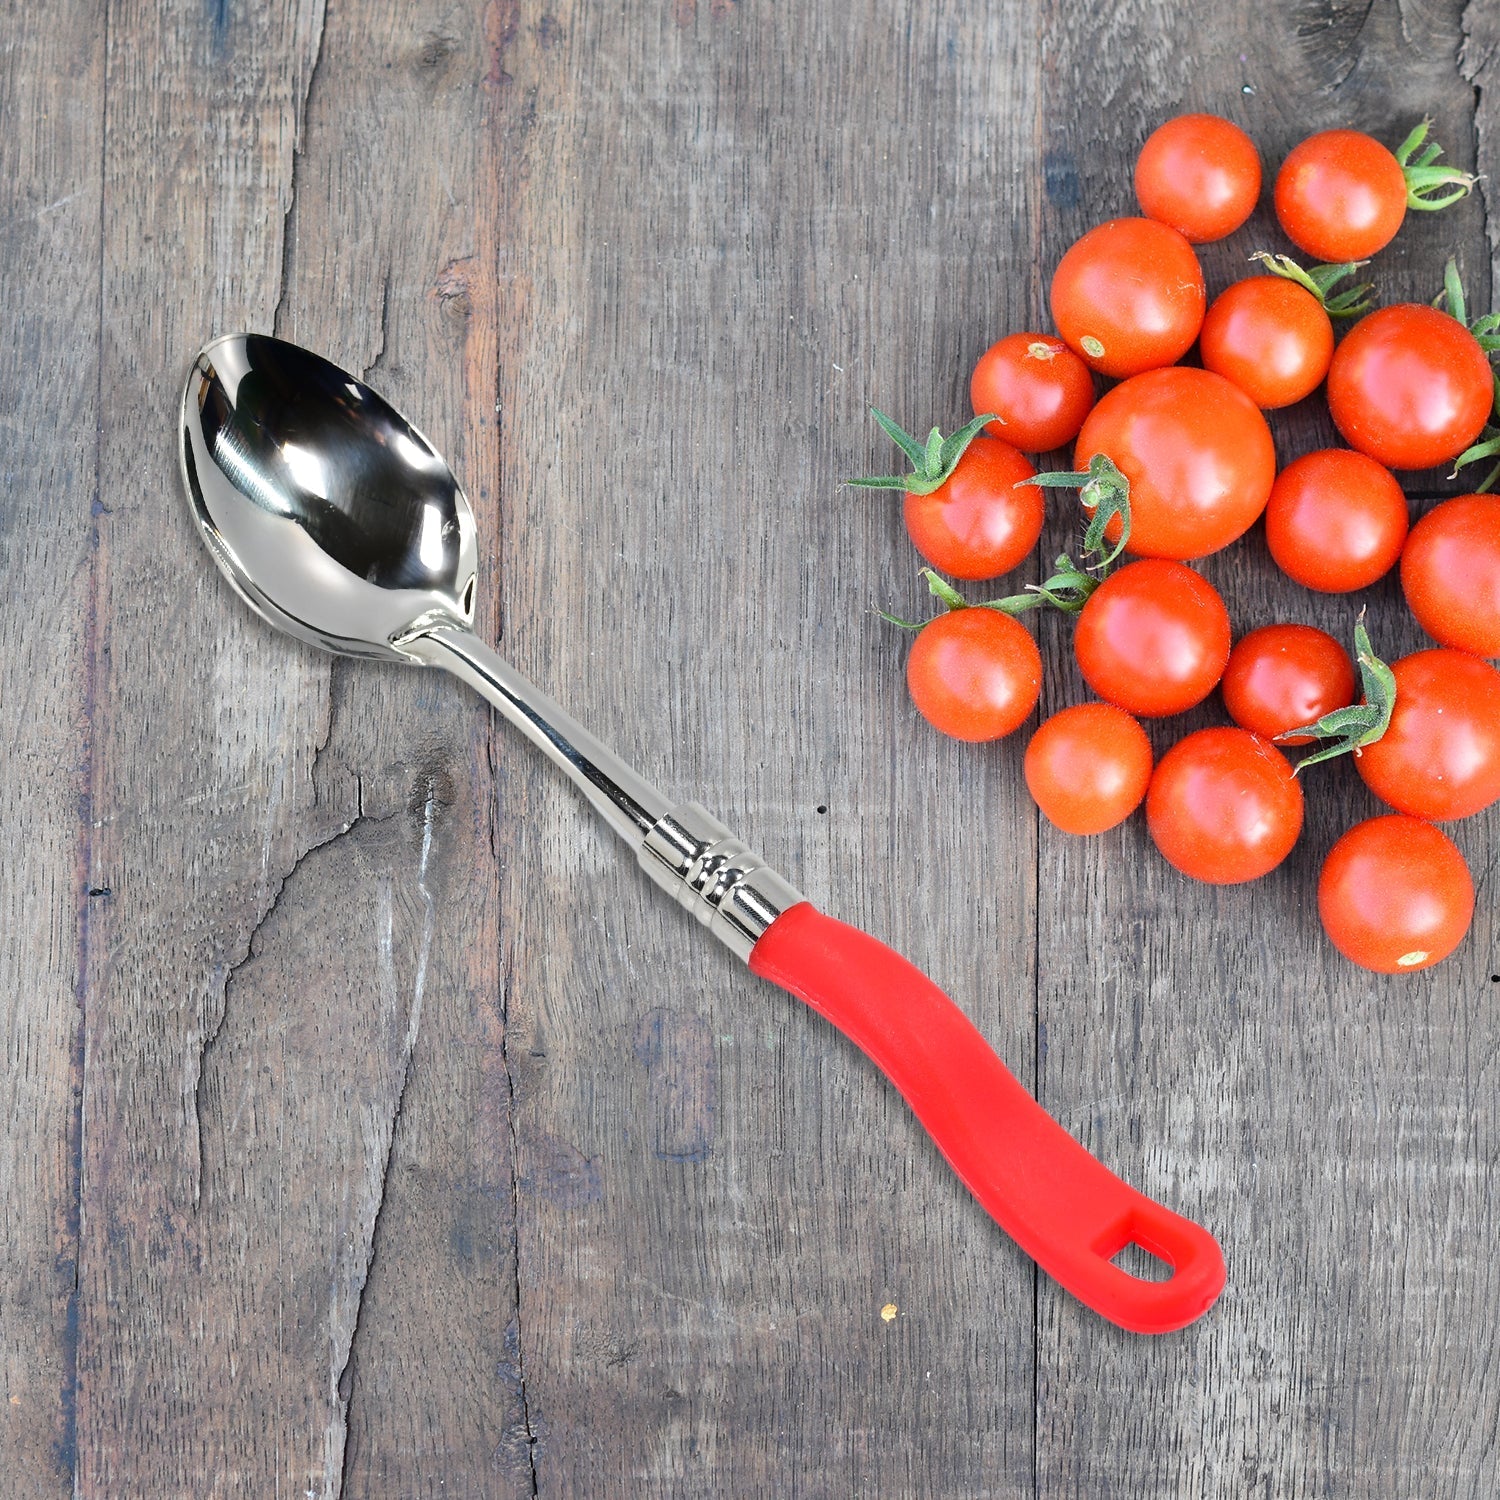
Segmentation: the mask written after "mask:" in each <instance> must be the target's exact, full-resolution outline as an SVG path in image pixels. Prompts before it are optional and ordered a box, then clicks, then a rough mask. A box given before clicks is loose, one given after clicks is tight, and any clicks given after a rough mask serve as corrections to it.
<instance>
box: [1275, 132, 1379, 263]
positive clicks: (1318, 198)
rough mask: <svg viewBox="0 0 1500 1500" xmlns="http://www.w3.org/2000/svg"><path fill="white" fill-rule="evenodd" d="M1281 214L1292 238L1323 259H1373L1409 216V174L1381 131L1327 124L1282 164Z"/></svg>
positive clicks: (1278, 181) (1278, 191) (1279, 179)
mask: <svg viewBox="0 0 1500 1500" xmlns="http://www.w3.org/2000/svg"><path fill="white" fill-rule="evenodd" d="M1276 217H1277V218H1278V219H1280V220H1281V227H1282V228H1283V229H1284V230H1286V233H1287V238H1288V239H1290V240H1291V242H1292V243H1293V244H1294V245H1296V246H1297V248H1298V249H1300V250H1305V251H1307V253H1308V254H1309V255H1312V256H1316V257H1317V258H1318V259H1319V260H1322V261H1330V262H1333V261H1344V260H1368V259H1369V257H1370V256H1372V255H1374V253H1375V252H1376V251H1377V250H1380V249H1383V248H1384V247H1385V246H1386V245H1388V244H1390V242H1391V240H1392V239H1394V238H1395V234H1396V231H1397V230H1398V229H1400V227H1401V221H1402V220H1403V219H1404V218H1405V217H1406V174H1405V173H1404V172H1403V171H1402V170H1401V163H1400V162H1398V161H1397V160H1396V158H1395V156H1394V155H1393V154H1392V153H1391V152H1390V151H1388V150H1386V148H1385V147H1384V146H1382V145H1381V144H1380V142H1379V141H1377V140H1376V139H1375V138H1374V137H1373V136H1368V135H1365V134H1363V132H1361V131H1358V130H1324V131H1322V132H1320V133H1319V134H1318V135H1313V136H1309V137H1308V138H1307V139H1306V140H1305V141H1303V142H1302V144H1301V145H1299V146H1295V147H1293V149H1292V152H1291V155H1290V156H1288V157H1287V159H1286V160H1285V161H1284V162H1283V163H1282V164H1281V171H1280V172H1278V173H1277V174H1276Z"/></svg>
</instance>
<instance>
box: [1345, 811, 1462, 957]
mask: <svg viewBox="0 0 1500 1500" xmlns="http://www.w3.org/2000/svg"><path fill="white" fill-rule="evenodd" d="M1318 915H1319V917H1320V918H1321V919H1322V922H1323V930H1324V932H1326V933H1327V934H1328V939H1329V941H1330V942H1331V943H1332V944H1333V945H1334V947H1335V948H1337V949H1338V950H1339V952H1340V953H1342V954H1343V955H1344V957H1345V958H1347V959H1349V960H1350V961H1351V962H1353V963H1356V964H1359V965H1360V967H1361V968H1365V969H1371V970H1373V971H1374V972H1375V973H1377V974H1411V973H1414V972H1416V970H1418V969H1428V968H1431V967H1432V965H1433V964H1435V963H1441V962H1442V960H1443V959H1445V958H1447V957H1448V955H1449V954H1450V953H1452V952H1453V950H1454V949H1455V948H1457V947H1458V945H1459V944H1460V943H1461V942H1462V941H1463V939H1464V934H1465V933H1467V932H1468V930H1469V923H1470V921H1471V920H1472V919H1473V916H1474V881H1473V877H1472V876H1471V875H1470V874H1469V867H1468V865H1467V864H1466V863H1465V862H1464V857H1463V855H1462V854H1461V853H1460V852H1459V849H1458V846H1457V845H1456V844H1455V843H1454V842H1453V840H1452V839H1450V838H1449V837H1448V836H1447V834H1445V833H1444V832H1443V831H1442V830H1441V829H1439V828H1434V827H1433V826H1432V824H1431V823H1425V822H1423V821H1422V820H1421V819H1419V818H1412V817H1407V816H1404V815H1402V814H1391V815H1389V816H1386V817H1380V818H1370V819H1369V820H1368V821H1366V822H1363V823H1359V824H1356V825H1355V827H1353V828H1351V829H1350V830H1349V831H1348V833H1346V834H1345V835H1344V836H1343V837H1342V838H1341V839H1339V841H1338V842H1337V843H1336V844H1335V845H1334V846H1333V848H1332V849H1330V850H1329V851H1328V856H1327V858H1326V859H1325V860H1324V861H1323V868H1322V871H1321V872H1320V874H1319V876H1318Z"/></svg>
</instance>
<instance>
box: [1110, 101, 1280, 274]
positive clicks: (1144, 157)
mask: <svg viewBox="0 0 1500 1500" xmlns="http://www.w3.org/2000/svg"><path fill="white" fill-rule="evenodd" d="M1135 196H1136V197H1137V199H1139V200H1140V205H1141V212H1142V213H1144V214H1145V215H1146V217H1147V218H1148V219H1155V220H1157V221H1158V222H1159V223H1162V224H1169V225H1171V227H1172V228H1173V229H1175V230H1176V231H1177V232H1178V234H1180V235H1182V236H1183V237H1184V238H1185V239H1187V240H1188V241H1189V242H1190V243H1192V244H1194V245H1202V244H1206V243H1207V242H1208V241H1209V240H1221V239H1223V238H1224V236H1225V235H1226V234H1233V233H1234V231H1235V230H1236V229H1238V228H1239V227H1240V225H1241V224H1243V223H1244V222H1245V220H1246V219H1248V218H1249V217H1250V213H1251V210H1252V209H1254V207H1255V200H1256V199H1257V198H1259V197H1260V153H1259V152H1258V151H1256V149H1255V142H1254V141H1252V140H1251V139H1250V137H1249V136H1248V135H1246V134H1245V132H1244V131H1243V130H1241V129H1240V127H1239V126H1238V125H1231V124H1230V123H1229V121H1228V120H1224V119H1220V117H1219V116H1218V115H1178V116H1177V118H1176V119H1175V120H1168V121H1167V123H1166V124H1165V125H1158V126H1157V128H1156V129H1155V130H1153V131H1152V132H1151V134H1150V135H1149V136H1147V138H1146V144H1145V145H1144V146H1142V147H1141V154H1140V156H1139V157H1137V158H1136V163H1135Z"/></svg>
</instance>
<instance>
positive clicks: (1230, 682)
mask: <svg viewBox="0 0 1500 1500" xmlns="http://www.w3.org/2000/svg"><path fill="white" fill-rule="evenodd" d="M1355 687H1356V683H1355V678H1354V663H1353V662H1351V661H1350V660H1349V653H1348V652H1347V651H1345V650H1344V648H1343V647H1342V646H1341V645H1340V644H1339V643H1338V642H1337V641H1336V640H1334V638H1333V637H1332V636H1331V635H1329V634H1328V633H1327V632H1326V631H1323V630H1317V629H1315V628H1314V627H1313V626H1311V625H1296V624H1279V625H1262V626H1261V627H1260V628H1259V629H1258V630H1252V631H1251V632H1250V633H1249V634H1248V635H1246V636H1243V637H1241V638H1240V639H1239V640H1238V641H1236V642H1235V644H1234V648H1233V649H1232V650H1231V651H1230V653H1229V664H1228V665H1227V666H1226V667H1225V668H1224V677H1223V680H1222V681H1221V682H1220V684H1219V688H1220V691H1221V692H1222V693H1223V695H1224V707H1225V709H1226V711H1227V712H1228V714H1229V717H1230V718H1231V719H1233V720H1234V722H1235V723H1236V724H1238V725H1239V726H1240V728H1242V729H1253V730H1254V731H1255V733H1256V734H1259V735H1263V736H1264V737H1265V738H1266V739H1268V740H1277V742H1278V743H1279V744H1283V745H1306V744H1310V743H1311V741H1312V736H1311V735H1308V734H1296V733H1293V732H1292V731H1295V730H1297V729H1299V728H1301V727H1302V726H1304V725H1307V724H1312V723H1314V722H1315V721H1317V720H1318V719H1321V718H1323V717H1324V715H1325V714H1331V713H1333V712H1334V710H1335V709H1340V708H1347V707H1348V706H1349V705H1350V704H1351V703H1353V702H1354V692H1355Z"/></svg>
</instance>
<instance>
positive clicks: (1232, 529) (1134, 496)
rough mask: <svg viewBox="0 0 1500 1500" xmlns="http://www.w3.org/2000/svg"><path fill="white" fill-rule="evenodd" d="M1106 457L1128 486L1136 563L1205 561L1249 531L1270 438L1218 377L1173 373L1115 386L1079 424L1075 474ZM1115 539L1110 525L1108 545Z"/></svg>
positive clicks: (1248, 405)
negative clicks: (1145, 559) (1143, 559)
mask: <svg viewBox="0 0 1500 1500" xmlns="http://www.w3.org/2000/svg"><path fill="white" fill-rule="evenodd" d="M1096 453H1107V454H1108V455H1109V456H1110V458H1112V459H1113V460H1114V461H1115V463H1116V464H1117V465H1118V466H1119V468H1120V471H1121V472H1122V473H1123V474H1124V475H1125V477H1126V478H1127V479H1128V480H1129V481H1130V517H1131V522H1130V541H1129V543H1128V545H1127V550H1128V551H1130V552H1133V553H1135V555H1136V556H1137V557H1170V558H1175V559H1184V558H1192V557H1206V556H1207V555H1208V554H1209V553H1210V552H1217V551H1218V550H1219V549H1220V548H1221V547H1227V546H1228V545H1229V544H1230V542H1232V541H1234V540H1235V538H1236V537H1238V536H1241V535H1243V534H1244V533H1245V532H1246V531H1248V530H1249V529H1250V527H1251V526H1252V525H1254V524H1255V522H1256V520H1257V519H1258V518H1259V516H1260V513H1261V512H1262V511H1263V510H1264V509H1265V508H1266V499H1267V497H1268V496H1269V495H1270V493H1271V482H1272V480H1273V479H1275V477H1276V449H1275V446H1274V445H1273V444H1272V442H1271V429H1270V428H1269V427H1267V426H1266V419H1265V418H1264V417H1263V416H1262V415H1261V414H1260V412H1259V411H1258V410H1257V409H1256V406H1255V403H1254V402H1253V401H1251V399H1250V398H1249V397H1248V396H1247V395H1246V394H1245V393H1244V392H1243V391H1241V390H1240V389H1238V387H1236V386H1234V385H1231V384H1230V383H1229V381H1227V380H1225V379H1224V377H1223V376H1222V375H1215V374H1213V373H1212V372H1211V371H1209V370H1195V369H1192V368H1190V367H1188V366H1177V367H1175V368H1173V369H1170V370H1152V371H1150V372H1149V373H1148V374H1145V375H1137V376H1136V377H1135V378H1134V379H1133V380H1126V381H1123V382H1122V383H1121V384H1119V385H1117V386H1116V387H1115V388H1114V390H1112V391H1110V392H1109V393H1108V394H1107V395H1105V396H1104V397H1103V399H1102V400H1101V401H1100V402H1099V404H1098V405H1097V406H1096V407H1095V408H1094V409H1093V411H1091V412H1090V413H1089V415H1088V419H1087V420H1086V421H1085V422H1084V424H1083V429H1082V431H1080V432H1079V434H1078V442H1077V443H1076V445H1075V446H1074V449H1073V462H1074V466H1075V468H1077V469H1080V470H1082V469H1086V468H1088V461H1089V459H1090V458H1092V457H1093V455H1094V454H1096ZM1119 534H1120V524H1119V521H1118V520H1115V521H1113V522H1111V523H1110V526H1109V530H1108V535H1109V538H1110V540H1111V541H1113V540H1115V539H1116V538H1117V537H1118V536H1119Z"/></svg>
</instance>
